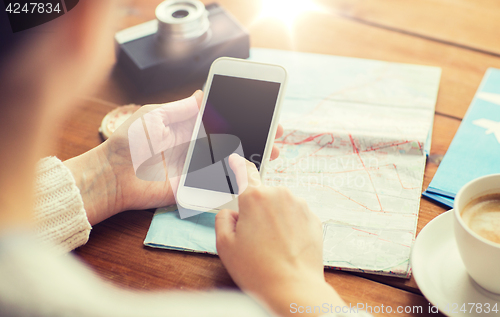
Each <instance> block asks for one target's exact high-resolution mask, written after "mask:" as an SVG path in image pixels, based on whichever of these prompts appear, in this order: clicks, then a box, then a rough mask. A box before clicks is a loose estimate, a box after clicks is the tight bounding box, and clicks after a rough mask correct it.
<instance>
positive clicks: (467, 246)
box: [453, 174, 500, 294]
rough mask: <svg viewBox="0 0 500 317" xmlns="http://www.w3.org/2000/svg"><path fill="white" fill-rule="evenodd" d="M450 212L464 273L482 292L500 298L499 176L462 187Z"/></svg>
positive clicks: (485, 178)
mask: <svg viewBox="0 0 500 317" xmlns="http://www.w3.org/2000/svg"><path fill="white" fill-rule="evenodd" d="M453 209H454V215H455V217H454V219H455V220H454V222H455V224H454V231H455V240H456V242H457V247H458V250H459V252H460V257H461V258H462V261H463V263H464V265H465V268H466V270H467V273H469V275H470V277H471V278H472V279H473V280H474V281H475V282H476V283H477V284H478V285H479V286H481V287H482V288H483V289H485V290H487V291H490V292H492V293H495V294H500V270H499V269H498V268H499V267H500V174H493V175H488V176H483V177H479V178H476V179H475V180H473V181H470V182H469V183H467V184H466V185H464V186H463V187H462V189H460V191H459V192H458V194H457V196H456V197H455V201H454V204H453Z"/></svg>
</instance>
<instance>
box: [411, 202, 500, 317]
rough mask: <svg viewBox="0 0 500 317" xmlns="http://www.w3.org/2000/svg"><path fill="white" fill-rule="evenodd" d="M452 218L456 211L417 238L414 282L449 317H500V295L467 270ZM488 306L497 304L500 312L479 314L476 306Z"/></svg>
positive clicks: (412, 258)
mask: <svg viewBox="0 0 500 317" xmlns="http://www.w3.org/2000/svg"><path fill="white" fill-rule="evenodd" d="M453 217H454V215H453V209H452V210H449V211H447V212H445V213H443V214H441V215H439V216H437V217H436V218H435V219H433V220H432V221H431V222H429V223H428V224H427V225H426V226H425V227H424V228H423V229H422V231H421V232H420V234H419V235H418V237H417V240H416V241H415V244H414V245H413V251H412V254H411V265H412V271H413V276H414V277H415V281H416V282H417V284H418V287H419V288H420V291H421V292H422V294H424V296H425V297H426V298H427V300H429V302H431V304H432V305H434V306H436V307H438V309H439V312H441V313H443V314H445V315H447V316H500V295H497V294H493V293H490V292H488V291H486V290H484V289H483V288H481V287H480V286H479V285H478V284H477V283H476V282H474V280H472V278H470V277H469V275H468V274H467V271H466V270H465V266H464V264H463V262H462V259H461V257H460V253H459V251H458V248H457V245H456V243H455V234H454V230H453ZM469 303H474V305H472V304H469ZM486 303H489V304H490V306H489V307H490V308H494V307H495V305H496V308H497V309H498V311H497V312H494V311H491V310H490V313H485V312H484V310H483V312H482V313H477V312H476V309H477V307H478V306H479V305H477V304H481V305H482V308H484V307H485V304H486ZM463 304H465V306H463ZM472 306H474V308H473V310H472V311H470V309H471V307H472ZM455 308H456V309H455ZM425 309H426V308H425V307H424V310H425ZM461 309H465V310H466V312H464V311H461Z"/></svg>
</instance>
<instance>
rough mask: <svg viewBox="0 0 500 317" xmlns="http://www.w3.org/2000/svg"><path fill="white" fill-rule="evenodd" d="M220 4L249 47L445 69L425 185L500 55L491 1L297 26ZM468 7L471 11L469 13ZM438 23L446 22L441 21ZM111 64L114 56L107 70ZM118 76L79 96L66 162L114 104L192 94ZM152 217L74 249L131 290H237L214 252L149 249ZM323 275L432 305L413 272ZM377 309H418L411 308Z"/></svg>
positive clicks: (357, 291) (127, 19)
mask: <svg viewBox="0 0 500 317" xmlns="http://www.w3.org/2000/svg"><path fill="white" fill-rule="evenodd" d="M159 2H160V1H151V0H128V1H123V2H121V4H120V5H121V7H120V10H119V11H118V13H119V15H120V16H121V19H120V20H119V21H117V23H116V24H115V25H114V26H113V28H114V29H113V31H118V30H120V29H123V28H124V27H127V26H132V25H136V24H138V23H141V22H145V21H148V20H150V19H153V18H154V8H155V7H156V5H157V4H158V3H159ZM203 2H205V3H209V2H212V1H203ZM218 2H219V3H220V4H221V5H222V6H224V7H225V8H226V9H227V10H228V11H229V12H231V13H232V14H233V15H234V16H235V17H236V18H237V19H238V20H239V21H240V22H241V23H242V24H243V25H244V26H245V27H246V28H247V29H248V30H249V32H250V36H251V43H252V46H253V47H266V48H276V49H284V50H295V51H301V52H311V53H320V54H331V55H341V56H350V57H358V58H371V59H378V60H384V61H390V62H401V63H413V64H421V65H430V66H438V67H441V68H442V79H441V85H440V91H439V97H438V102H437V105H436V115H435V121H434V128H433V138H432V149H431V155H430V157H429V159H428V162H427V165H426V170H425V175H424V184H423V189H425V188H426V187H427V186H428V184H429V182H430V181H431V179H432V177H433V176H434V174H435V172H436V170H437V168H438V164H439V162H440V159H441V158H442V156H443V155H444V154H445V153H446V150H447V149H448V147H449V144H450V143H451V140H452V139H453V136H454V134H455V132H456V130H457V129H458V127H459V125H460V122H461V121H460V119H461V118H463V116H464V114H465V112H466V110H467V107H468V106H469V104H470V102H471V100H472V97H473V95H474V93H475V91H476V89H477V87H478V86H479V83H480V81H481V79H482V76H483V75H484V72H485V71H486V69H487V68H488V67H497V68H500V58H499V57H498V56H495V54H491V53H488V52H493V53H499V52H500V44H499V43H498V42H496V44H495V42H494V40H495V38H494V37H491V36H489V35H488V34H489V33H488V34H487V35H485V34H486V33H487V32H486V31H487V29H490V28H496V29H499V28H498V27H497V26H498V21H497V20H495V19H493V18H492V14H493V13H494V12H497V11H495V10H497V9H498V8H497V7H496V4H497V3H498V2H495V1H489V2H488V1H483V2H481V3H477V4H476V2H474V1H473V0H468V1H466V0H457V1H456V2H453V1H446V0H434V1H432V0H425V1H418V2H411V6H410V5H409V2H408V1H389V0H387V1H385V0H384V1H374V0H363V1H360V0H359V1H358V0H352V1H351V0H335V1H320V2H319V3H320V4H321V5H322V6H323V8H324V11H323V12H305V13H303V14H302V16H300V17H299V18H298V19H297V20H296V24H295V26H294V27H293V28H292V29H289V28H287V27H286V26H284V25H283V24H281V23H279V22H277V21H276V20H273V19H269V18H268V19H260V18H259V12H260V9H261V7H262V2H261V1H245V0H221V1H218ZM481 5H483V7H481ZM469 11H470V16H468V15H467V13H468V12H469ZM492 12H493V13H492ZM446 13H453V14H448V15H447V14H446ZM483 14H484V17H483ZM479 16H481V18H479ZM440 18H441V19H442V20H440ZM439 21H442V23H443V25H444V26H445V27H439V26H440V24H439ZM366 22H370V23H372V24H375V25H371V24H370V23H366ZM378 24H383V25H382V26H385V27H381V26H380V25H378ZM492 40H493V42H492ZM478 50H487V51H488V52H486V53H485V52H480V51H478ZM113 63H114V59H113V57H112V56H111V55H110V56H109V63H108V65H109V67H110V69H111V67H112V66H113ZM121 77H122V75H120V73H119V72H116V71H115V72H113V73H111V74H110V76H109V77H108V78H107V79H106V81H105V82H103V83H102V84H101V85H100V87H99V90H98V91H97V92H96V93H95V94H94V95H92V96H82V98H80V99H79V101H78V105H75V110H74V111H73V115H72V117H71V118H69V119H68V121H67V122H66V123H65V124H64V125H63V126H62V127H61V133H60V139H59V140H58V142H57V144H56V145H55V147H54V148H53V149H52V152H51V153H53V154H55V155H57V156H58V157H59V158H61V159H63V160H64V159H68V158H70V157H73V156H75V155H79V154H81V153H83V152H85V151H87V150H89V149H91V148H92V147H94V146H96V145H98V144H99V143H100V142H101V139H100V136H99V134H98V132H97V129H98V128H99V126H100V122H101V120H102V118H103V117H104V115H105V114H106V113H107V112H108V111H110V110H112V109H113V108H114V107H115V106H116V105H123V104H128V103H137V104H145V103H160V102H168V101H171V100H176V99H180V98H183V97H186V96H188V95H189V94H190V93H192V92H193V90H194V89H196V87H184V88H183V89H181V90H177V91H170V92H164V93H161V94H155V95H149V96H137V95H134V94H132V93H131V92H130V91H129V90H128V89H127V87H126V86H124V85H123V83H122V82H121ZM444 211H446V209H445V208H443V207H441V206H439V205H436V204H434V203H432V202H429V201H427V200H425V199H422V201H421V206H420V214H419V221H418V229H417V232H420V230H421V229H422V228H423V227H424V226H425V225H426V224H427V223H428V222H429V221H431V220H432V219H433V218H434V217H436V216H437V215H439V214H441V213H443V212H444ZM152 215H153V213H152V211H127V212H124V213H122V214H119V215H117V216H115V217H112V218H110V219H108V220H106V221H104V222H102V223H100V224H98V225H96V226H94V228H93V230H92V233H91V238H90V240H89V242H88V243H87V244H86V245H85V246H83V247H81V248H79V249H77V250H76V251H75V254H77V255H78V256H79V257H81V258H82V259H83V260H84V261H85V262H87V263H88V264H89V265H90V266H91V268H92V269H93V270H95V271H96V272H97V273H98V274H99V275H101V276H102V277H104V278H105V279H106V280H109V281H112V282H113V283H115V284H117V285H119V286H123V287H127V288H133V289H141V290H166V289H186V290H200V289H201V290H203V289H214V288H221V287H222V288H226V287H228V288H234V287H235V285H234V283H233V282H232V280H231V278H230V277H229V275H228V274H227V271H226V270H225V269H224V267H223V266H222V264H221V262H220V260H219V259H218V257H216V256H211V255H201V254H192V253H185V252H177V251H166V250H158V249H152V248H147V247H144V246H143V245H142V243H143V240H144V238H145V236H146V232H147V230H148V227H149V224H150V221H151V218H152ZM325 276H326V279H327V281H328V282H329V283H330V284H331V285H333V286H334V287H335V288H336V289H337V290H338V292H339V294H340V295H341V296H342V297H343V298H344V299H345V300H346V302H348V303H351V304H353V305H356V303H365V304H367V305H371V306H378V305H380V304H384V306H387V305H390V306H391V307H393V308H396V307H397V306H416V307H422V309H423V312H424V313H423V314H418V316H426V315H430V314H428V313H425V312H427V309H428V305H429V304H428V302H427V300H426V299H425V298H424V297H423V296H422V295H421V294H420V291H419V289H418V286H417V285H416V283H415V281H414V279H413V278H411V279H410V280H404V279H399V278H390V277H381V276H375V275H368V274H352V273H346V272H340V271H332V270H326V271H325ZM374 315H376V316H389V315H390V316H417V314H415V313H414V312H412V313H401V314H374ZM432 315H433V316H436V315H438V314H432ZM438 316H439V315H438ZM441 316H442V315H441Z"/></svg>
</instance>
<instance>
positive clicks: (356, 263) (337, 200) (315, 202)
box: [144, 49, 441, 277]
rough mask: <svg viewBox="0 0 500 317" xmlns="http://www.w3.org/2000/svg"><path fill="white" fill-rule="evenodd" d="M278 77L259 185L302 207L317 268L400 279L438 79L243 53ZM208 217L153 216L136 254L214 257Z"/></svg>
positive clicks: (435, 73) (367, 65)
mask: <svg viewBox="0 0 500 317" xmlns="http://www.w3.org/2000/svg"><path fill="white" fill-rule="evenodd" d="M251 59H252V60H254V61H260V62H265V63H272V64H279V65H282V66H283V67H285V68H286V69H287V72H288V76H289V77H288V79H289V80H288V87H287V90H286V94H285V100H284V104H283V108H282V112H281V118H280V123H281V124H282V125H283V127H284V129H285V133H284V135H283V137H282V138H280V139H278V140H276V144H277V145H278V146H279V147H280V148H281V154H280V157H279V158H278V159H277V160H275V161H273V162H269V163H268V166H267V168H266V170H267V173H266V175H265V176H264V179H265V183H266V184H268V185H270V186H278V185H282V186H287V187H289V188H290V189H291V191H292V192H293V193H294V194H296V195H297V196H300V197H303V198H305V199H306V200H307V202H308V204H309V207H310V208H311V210H312V211H313V212H314V213H316V214H317V215H318V216H319V218H320V219H321V221H322V222H323V224H324V227H323V229H324V230H323V231H324V240H323V242H324V255H323V256H324V265H325V266H326V267H331V268H338V269H342V270H352V271H362V272H371V273H377V274H385V275H395V276H401V277H408V276H409V274H410V267H409V258H410V249H411V246H412V244H413V241H414V238H415V233H416V225H417V220H418V211H419V205H420V194H421V188H422V181H423V175H424V167H425V161H426V153H428V150H429V149H430V132H431V131H432V123H433V116H434V107H435V103H436V98H437V93H438V88H439V80H440V74H441V70H440V69H439V68H435V67H428V66H418V65H409V64H397V63H389V62H382V61H374V60H365V59H356V58H348V57H337V56H329V55H319V54H307V53H297V52H287V51H278V50H268V49H252V50H251ZM213 218H214V215H213V214H208V213H205V214H203V215H199V216H195V217H191V218H189V219H188V221H185V220H181V219H180V218H179V215H178V212H176V211H175V210H172V211H167V209H165V208H160V209H158V210H157V212H156V214H155V216H154V218H153V221H152V223H151V227H150V229H149V232H148V235H147V237H146V240H145V242H144V243H145V245H148V246H153V247H162V248H168V249H180V250H188V251H194V252H207V253H216V249H215V234H214V231H213V223H214V221H213Z"/></svg>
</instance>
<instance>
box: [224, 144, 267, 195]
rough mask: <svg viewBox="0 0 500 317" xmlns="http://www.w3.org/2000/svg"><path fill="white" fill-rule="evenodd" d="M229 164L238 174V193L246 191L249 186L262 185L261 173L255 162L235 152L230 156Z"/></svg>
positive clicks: (236, 174)
mask: <svg viewBox="0 0 500 317" xmlns="http://www.w3.org/2000/svg"><path fill="white" fill-rule="evenodd" d="M229 166H230V167H231V170H233V172H234V174H235V176H236V182H237V183H238V188H239V191H238V194H241V193H243V192H244V191H245V189H246V188H247V187H248V186H252V187H257V186H260V185H261V180H260V173H259V171H258V170H257V167H255V164H253V163H250V162H249V161H247V160H246V159H245V158H243V157H241V156H240V155H238V154H236V153H233V154H231V156H229Z"/></svg>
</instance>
